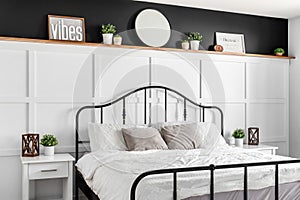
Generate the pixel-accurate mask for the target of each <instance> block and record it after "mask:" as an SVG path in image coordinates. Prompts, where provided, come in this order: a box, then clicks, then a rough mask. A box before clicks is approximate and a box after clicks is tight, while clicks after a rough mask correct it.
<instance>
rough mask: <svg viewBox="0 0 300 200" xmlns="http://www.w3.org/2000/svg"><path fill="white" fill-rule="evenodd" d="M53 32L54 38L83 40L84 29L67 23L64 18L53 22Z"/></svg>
mask: <svg viewBox="0 0 300 200" xmlns="http://www.w3.org/2000/svg"><path fill="white" fill-rule="evenodd" d="M51 32H52V35H53V39H54V40H71V41H83V30H82V27H80V26H74V25H69V26H68V25H65V24H64V21H63V20H58V21H57V23H56V24H51Z"/></svg>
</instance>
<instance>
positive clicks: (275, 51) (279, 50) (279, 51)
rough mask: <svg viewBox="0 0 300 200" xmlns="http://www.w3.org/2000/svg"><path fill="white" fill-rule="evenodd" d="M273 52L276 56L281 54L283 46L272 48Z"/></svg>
mask: <svg viewBox="0 0 300 200" xmlns="http://www.w3.org/2000/svg"><path fill="white" fill-rule="evenodd" d="M274 54H275V55H276V56H282V55H283V54H284V49H283V48H277V49H275V50H274Z"/></svg>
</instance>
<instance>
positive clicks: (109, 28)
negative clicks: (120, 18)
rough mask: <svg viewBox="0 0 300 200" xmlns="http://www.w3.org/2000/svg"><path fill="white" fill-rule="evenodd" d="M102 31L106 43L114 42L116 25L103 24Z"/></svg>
mask: <svg viewBox="0 0 300 200" xmlns="http://www.w3.org/2000/svg"><path fill="white" fill-rule="evenodd" d="M101 32H102V36H103V43H104V44H112V38H113V34H115V33H116V27H115V26H114V25H112V24H102V26H101Z"/></svg>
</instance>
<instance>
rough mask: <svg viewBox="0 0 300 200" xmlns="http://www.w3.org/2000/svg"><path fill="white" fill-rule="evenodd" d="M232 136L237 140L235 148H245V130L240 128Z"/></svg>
mask: <svg viewBox="0 0 300 200" xmlns="http://www.w3.org/2000/svg"><path fill="white" fill-rule="evenodd" d="M232 136H233V137H234V138H235V146H237V147H243V142H244V137H245V133H244V130H243V129H241V128H238V129H236V130H235V131H234V132H233V134H232Z"/></svg>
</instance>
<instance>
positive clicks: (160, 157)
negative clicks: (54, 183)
mask: <svg viewBox="0 0 300 200" xmlns="http://www.w3.org/2000/svg"><path fill="white" fill-rule="evenodd" d="M289 159H291V158H289V157H283V156H276V155H268V154H264V153H262V152H258V151H253V150H246V149H239V148H233V147H229V146H222V147H216V148H213V149H195V150H150V151H141V152H128V151H97V152H92V153H89V154H87V155H85V156H83V157H82V158H81V159H80V160H79V161H78V162H77V164H76V165H77V168H78V170H79V171H80V172H81V173H82V175H83V177H84V179H85V180H86V182H87V183H88V185H89V186H90V187H91V189H92V190H93V191H94V192H95V194H97V195H98V196H99V198H100V199H101V200H123V199H124V200H128V199H129V195H130V188H131V185H132V183H133V181H134V180H135V178H136V177H137V176H138V175H139V174H141V173H143V172H145V171H149V170H155V169H165V168H178V167H194V166H207V165H209V164H215V165H220V164H222V165H223V164H234V163H250V162H263V161H276V160H289ZM279 170H280V171H279V172H280V177H279V183H280V184H282V185H283V184H292V183H295V185H298V184H296V183H297V182H298V181H300V165H299V164H287V165H282V166H280V167H279ZM209 177H210V176H209V172H208V171H201V172H189V173H179V174H178V186H177V187H178V192H177V193H178V199H188V198H189V199H188V200H195V199H197V198H198V199H201V200H202V199H206V198H208V194H209V183H210V178H209ZM248 177H249V178H248V183H249V184H248V189H249V190H250V192H249V196H250V197H251V195H250V194H251V191H259V190H264V191H268V188H272V187H273V186H274V182H275V181H274V178H275V177H274V166H264V167H251V168H249V169H248ZM280 188H281V187H280ZM172 189H173V188H172V175H155V176H150V177H146V178H145V179H144V180H142V181H141V182H140V184H139V185H138V187H137V199H143V200H148V199H149V200H150V199H163V200H169V199H170V200H171V199H172V198H173V196H172V194H173V193H172ZM242 190H243V169H226V170H216V171H215V193H216V194H218V195H219V194H222V195H225V196H222V197H221V198H220V199H226V198H227V196H228V198H227V199H235V198H232V195H234V196H238V195H241V194H242V192H241V191H242ZM269 191H271V189H269ZM298 191H299V190H298ZM270 193H271V192H270ZM259 194H261V193H259ZM226 195H227V196H226ZM265 195H267V194H265ZM291 195H299V194H291ZM216 198H218V197H217V196H216Z"/></svg>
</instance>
